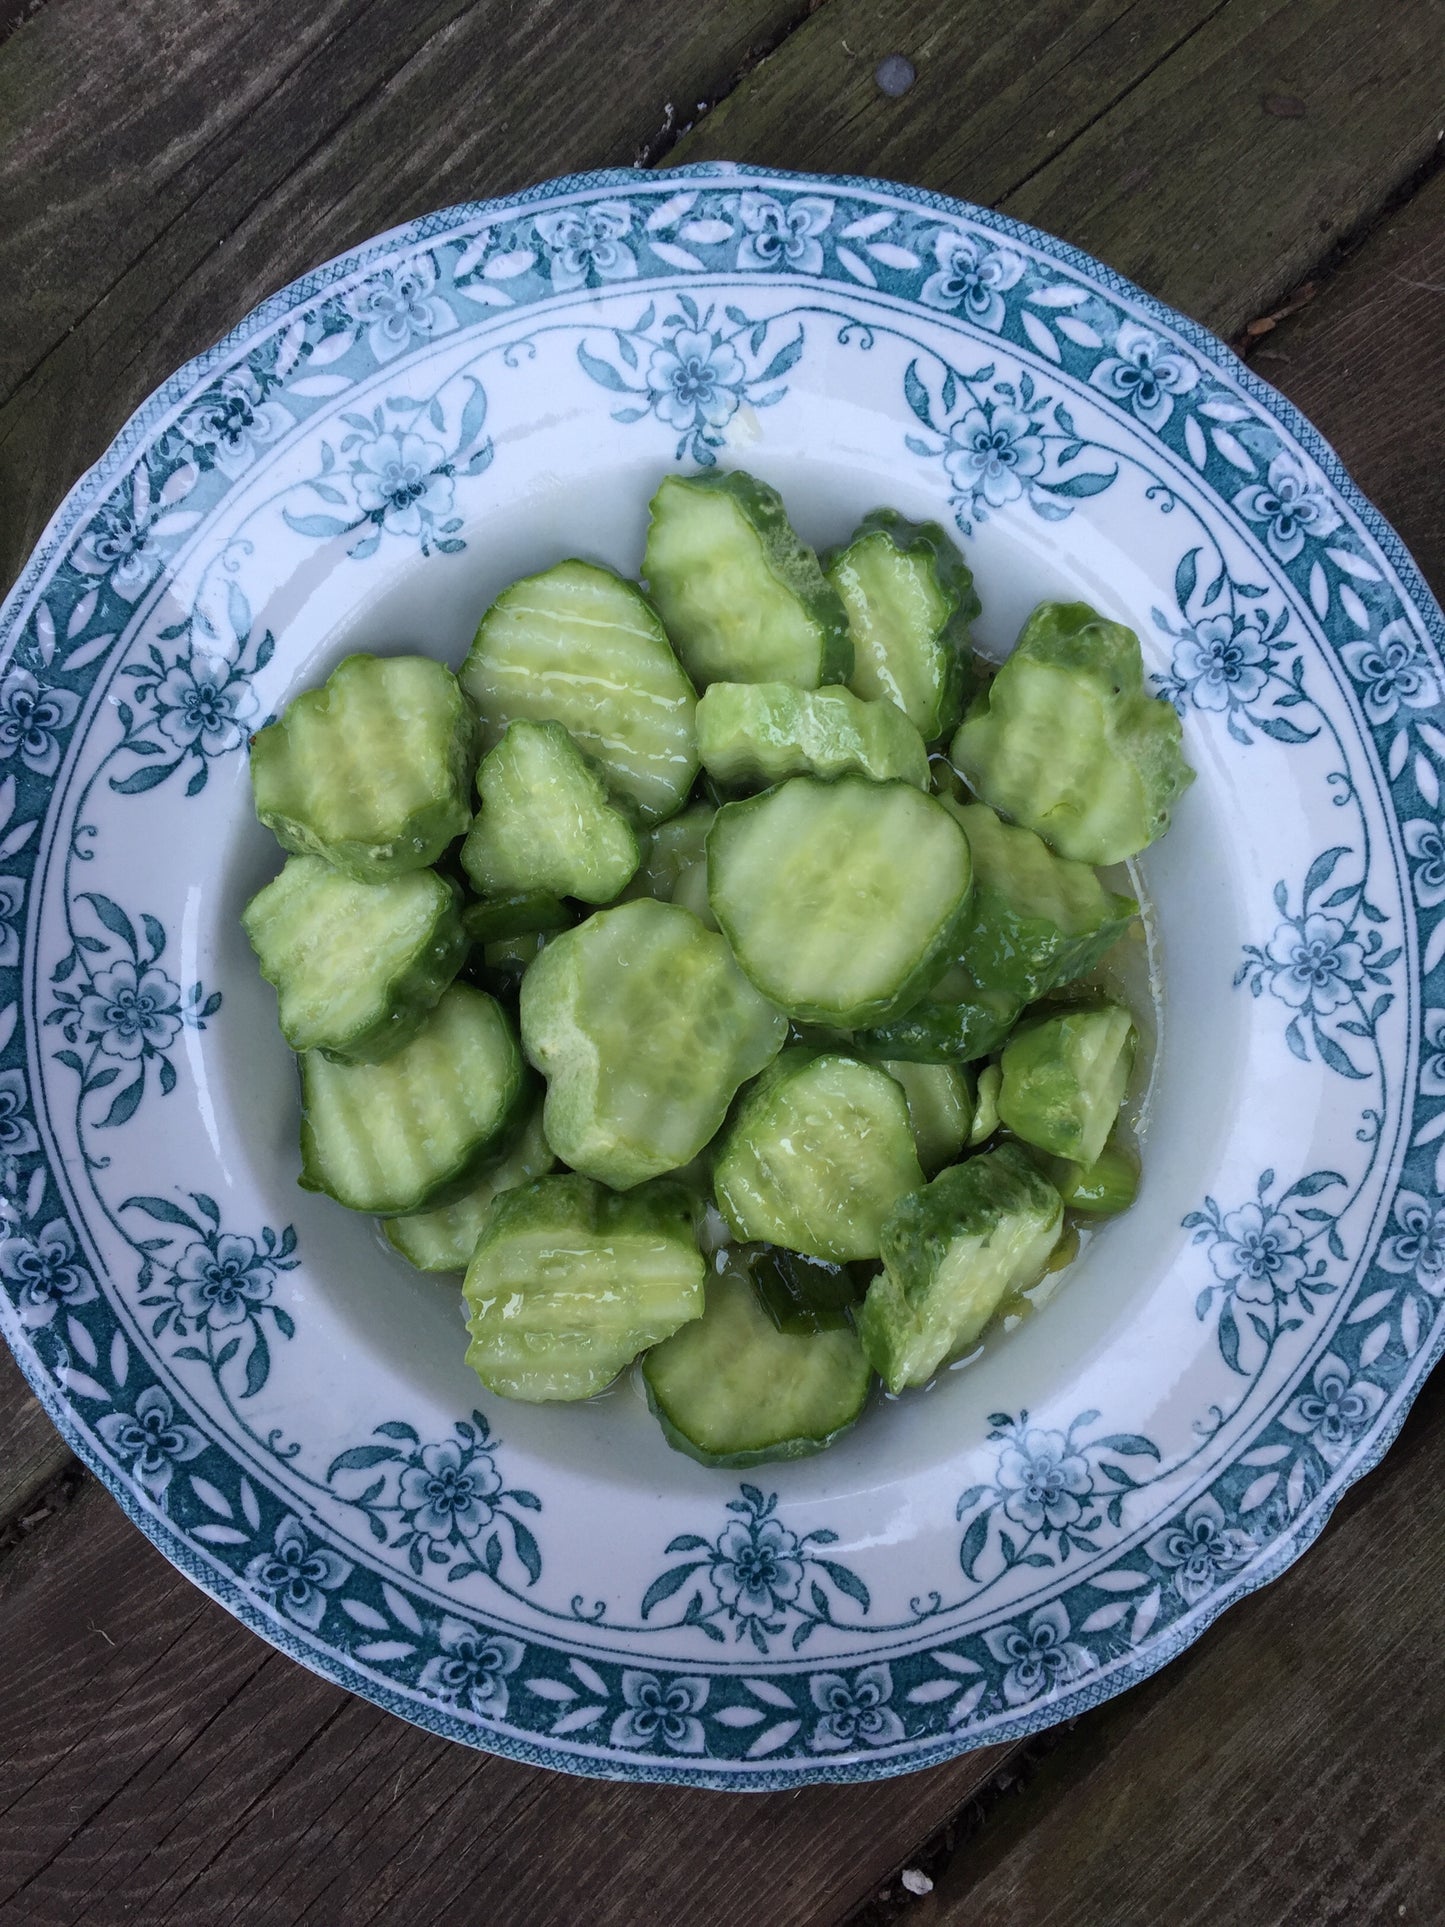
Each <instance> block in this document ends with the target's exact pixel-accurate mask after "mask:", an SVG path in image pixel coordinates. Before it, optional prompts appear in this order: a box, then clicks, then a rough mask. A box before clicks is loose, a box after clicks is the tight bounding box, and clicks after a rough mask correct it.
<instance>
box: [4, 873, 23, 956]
mask: <svg viewBox="0 0 1445 1927" xmlns="http://www.w3.org/2000/svg"><path fill="white" fill-rule="evenodd" d="M24 906H25V879H24V878H23V877H12V876H0V970H14V969H15V968H16V967H17V965H18V964H19V962H20V912H21V910H22V909H23V908H24Z"/></svg>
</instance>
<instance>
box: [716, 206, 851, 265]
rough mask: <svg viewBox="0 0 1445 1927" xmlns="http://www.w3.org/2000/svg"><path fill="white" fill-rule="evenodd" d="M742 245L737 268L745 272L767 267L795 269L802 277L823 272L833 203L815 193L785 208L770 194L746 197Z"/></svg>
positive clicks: (742, 212) (742, 214)
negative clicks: (823, 237)
mask: <svg viewBox="0 0 1445 1927" xmlns="http://www.w3.org/2000/svg"><path fill="white" fill-rule="evenodd" d="M738 213H739V215H740V216H741V218H742V224H743V228H744V230H745V232H744V234H743V239H742V242H741V244H740V246H739V248H738V267H739V269H740V270H742V271H743V272H744V273H749V272H753V271H755V270H765V269H768V268H792V269H794V270H795V271H796V272H797V273H799V274H821V273H822V272H823V244H822V242H821V241H820V240H819V239H818V236H819V235H820V234H826V233H827V231H828V223H829V222H830V221H831V220H832V218H833V203H832V202H831V201H825V200H823V199H822V198H821V197H820V196H819V195H816V194H801V195H799V196H798V198H797V199H796V200H794V201H789V202H788V204H787V206H786V207H785V206H784V205H783V203H782V202H781V201H778V200H774V198H773V197H772V195H771V194H744V195H743V196H742V197H741V199H740V200H739V202H738Z"/></svg>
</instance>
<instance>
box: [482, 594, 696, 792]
mask: <svg viewBox="0 0 1445 1927" xmlns="http://www.w3.org/2000/svg"><path fill="white" fill-rule="evenodd" d="M461 680H462V687H463V688H464V689H465V690H466V692H467V694H468V695H469V696H470V697H471V698H472V701H473V702H474V703H475V704H476V705H477V708H478V709H479V710H480V712H481V716H482V737H483V743H484V745H485V747H486V748H487V749H491V748H493V747H494V746H495V745H496V743H498V742H499V741H500V739H501V736H502V732H503V730H505V729H506V727H507V725H508V723H510V722H515V721H518V720H524V721H528V722H539V723H541V722H557V723H561V725H562V726H563V728H564V729H566V730H567V731H568V732H569V733H570V734H571V735H572V736H574V737H575V738H576V740H577V742H578V743H579V745H580V746H581V747H582V748H583V749H584V750H585V751H586V752H587V754H588V755H589V756H590V757H592V758H593V760H594V761H595V762H596V763H597V764H598V765H599V767H600V768H601V770H602V772H603V774H604V776H605V777H606V778H607V781H608V783H609V784H610V785H611V787H612V789H613V790H614V792H615V793H616V794H617V795H618V796H620V797H622V798H624V799H625V800H626V801H628V802H629V803H630V804H631V806H632V807H633V808H635V809H636V811H637V813H638V816H639V818H640V819H641V820H642V821H643V822H644V823H655V822H657V821H658V820H659V819H660V818H662V817H664V816H670V815H671V814H672V812H673V811H674V810H676V809H678V808H679V807H680V806H681V805H682V803H683V802H684V801H685V800H686V798H687V793H688V791H689V790H690V789H691V788H692V779H693V778H694V777H695V776H696V775H697V741H696V738H695V736H694V733H693V722H692V717H693V709H694V708H695V706H696V701H697V698H696V694H695V692H694V690H693V687H692V684H691V683H690V682H689V681H688V679H687V677H686V675H684V673H683V670H682V666H681V664H680V663H679V662H678V660H677V657H676V656H675V655H674V654H673V651H672V645H671V643H669V641H668V639H667V635H666V633H665V631H664V630H663V627H662V624H661V622H659V621H658V618H657V614H656V612H655V611H654V610H653V608H652V607H651V606H650V604H649V603H648V602H647V600H646V599H645V598H644V596H643V595H642V593H641V591H640V590H639V589H638V588H637V587H636V585H635V584H634V583H631V582H624V581H623V579H622V577H621V576H618V575H614V574H613V573H612V571H611V570H610V569H601V568H598V567H596V566H595V564H593V563H591V562H575V561H573V562H559V563H558V564H557V566H556V567H555V568H552V569H547V570H546V571H545V572H544V573H543V574H541V575H534V576H528V577H527V578H526V579H525V580H524V581H521V582H514V583H513V584H512V586H511V587H510V588H509V589H504V590H503V591H502V593H501V595H499V596H498V597H497V600H496V601H495V602H494V603H493V604H492V606H491V608H490V609H488V611H487V613H486V614H485V615H484V616H483V617H482V622H481V627H480V628H479V629H478V630H477V634H476V640H475V641H474V642H473V643H472V647H471V652H470V653H469V655H468V656H467V659H466V661H465V662H464V663H463V664H462V670H461Z"/></svg>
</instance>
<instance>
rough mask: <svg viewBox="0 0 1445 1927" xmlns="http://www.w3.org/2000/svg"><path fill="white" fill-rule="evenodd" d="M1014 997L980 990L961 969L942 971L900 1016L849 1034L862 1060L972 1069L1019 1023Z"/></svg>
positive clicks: (1020, 1006)
mask: <svg viewBox="0 0 1445 1927" xmlns="http://www.w3.org/2000/svg"><path fill="white" fill-rule="evenodd" d="M1022 1008H1023V1006H1022V1005H1021V1004H1020V1002H1019V1000H1018V998H1017V997H1006V996H1004V995H1003V993H1002V992H1000V991H997V990H981V989H980V988H979V986H978V985H977V984H976V983H975V982H974V981H973V979H972V977H970V975H969V974H968V972H967V971H966V970H965V969H963V967H962V966H961V965H957V964H956V965H954V967H953V968H952V969H951V970H946V971H945V972H944V974H943V976H942V977H940V978H939V980H938V982H937V983H936V984H935V985H934V986H933V988H932V989H931V990H930V991H929V992H928V994H927V996H925V997H924V998H923V999H922V1000H921V1001H920V1002H918V1003H916V1004H912V1005H910V1007H909V1008H908V1009H907V1010H906V1011H905V1012H904V1013H903V1015H902V1016H901V1017H895V1018H894V1019H893V1020H892V1021H891V1022H890V1023H886V1024H877V1025H874V1026H873V1027H872V1028H871V1029H869V1030H860V1031H857V1032H855V1033H854V1037H853V1045H854V1048H855V1049H856V1050H860V1051H862V1052H863V1054H864V1055H865V1056H866V1057H881V1058H883V1059H885V1060H887V1059H894V1058H897V1059H902V1060H903V1061H904V1062H905V1063H912V1064H971V1063H973V1062H974V1061H975V1059H977V1058H980V1057H987V1056H988V1055H989V1054H990V1053H991V1052H992V1051H996V1050H997V1049H998V1047H999V1045H1000V1044H1001V1043H1002V1042H1003V1041H1004V1039H1005V1038H1006V1037H1007V1036H1008V1034H1009V1032H1010V1031H1011V1030H1012V1029H1013V1027H1014V1025H1015V1024H1016V1023H1017V1022H1018V1015H1019V1011H1020V1010H1021V1009H1022Z"/></svg>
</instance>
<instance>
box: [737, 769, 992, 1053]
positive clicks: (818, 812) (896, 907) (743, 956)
mask: <svg viewBox="0 0 1445 1927" xmlns="http://www.w3.org/2000/svg"><path fill="white" fill-rule="evenodd" d="M707 851H708V896H709V899H710V901H711V903H712V908H713V915H714V916H715V917H716V918H717V920H718V925H719V928H720V929H721V930H722V932H723V934H724V935H725V936H726V937H727V939H728V942H729V943H730V944H731V945H732V947H733V951H734V953H735V954H736V956H737V959H738V962H739V963H740V964H741V965H742V967H743V969H744V970H745V971H746V972H747V974H748V976H749V977H751V979H752V981H753V982H754V983H755V984H756V985H757V987H758V989H759V990H760V991H761V992H762V993H763V995H764V996H765V997H767V998H768V999H769V1000H770V1001H771V1002H773V1003H775V1004H777V1005H778V1006H779V1008H780V1009H782V1010H785V1011H787V1012H788V1014H789V1016H791V1017H798V1018H802V1019H803V1020H805V1021H806V1022H809V1023H817V1024H832V1025H836V1026H838V1027H840V1028H841V1029H844V1030H853V1029H857V1028H859V1027H861V1026H863V1025H873V1024H882V1023H886V1022H888V1021H889V1020H890V1019H891V1018H893V1017H895V1016H897V1015H899V1013H900V1012H902V1011H904V1010H907V1009H908V1008H909V1006H910V1005H911V1004H913V1003H915V1002H917V1000H918V998H919V997H920V996H921V995H922V994H923V992H924V991H925V990H926V989H927V988H928V986H929V985H930V984H931V983H932V982H933V981H934V979H935V978H937V976H938V975H939V973H940V971H941V970H943V968H944V967H945V965H946V963H947V961H948V959H949V958H950V957H951V956H953V955H954V954H955V952H956V948H957V944H956V939H957V935H958V930H959V927H960V925H961V923H962V921H963V918H964V916H965V914H966V912H967V909H968V902H969V894H970V890H971V886H972V862H971V859H970V857H969V852H968V839H967V837H966V836H965V835H964V833H963V831H962V829H961V828H960V827H959V825H958V823H957V821H956V820H955V819H954V818H953V817H952V816H951V815H950V814H949V812H948V811H947V810H946V809H945V808H944V806H943V804H942V803H940V802H939V800H938V798H937V797H935V796H928V795H925V794H924V793H923V792H922V791H921V790H916V789H914V788H912V787H911V786H910V785H909V784H907V783H870V782H868V781H867V780H866V779H865V778H864V777H861V776H845V777H842V778H841V779H840V780H839V781H838V782H836V783H820V782H818V781H817V780H816V779H815V778H814V777H811V776H795V777H794V778H793V779H792V780H791V781H790V782H787V783H784V784H782V786H781V787H780V788H778V789H775V790H768V791H766V792H765V793H764V794H763V795H761V796H754V797H749V798H748V800H747V801H746V802H742V803H728V804H725V805H724V807H723V808H722V809H720V810H719V811H718V813H717V821H716V822H715V823H714V824H713V827H712V829H711V831H710V832H709V834H708V840H707ZM886 1054H887V1055H889V1056H894V1057H902V1056H905V1055H908V1053H906V1052H904V1051H890V1052H888V1053H886Z"/></svg>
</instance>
